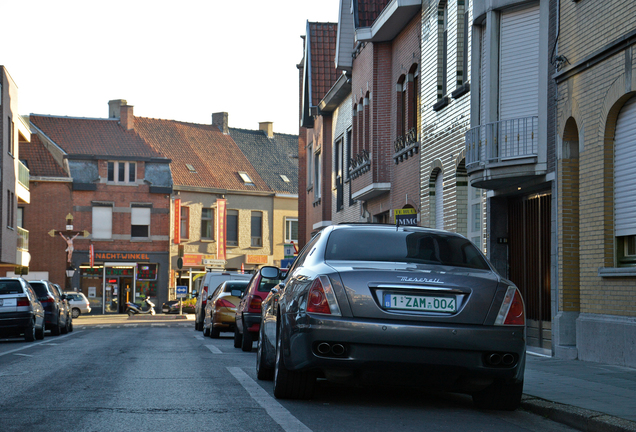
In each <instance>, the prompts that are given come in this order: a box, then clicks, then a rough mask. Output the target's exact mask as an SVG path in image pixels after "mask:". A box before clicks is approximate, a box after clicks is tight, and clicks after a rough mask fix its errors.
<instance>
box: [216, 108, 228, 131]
mask: <svg viewBox="0 0 636 432" xmlns="http://www.w3.org/2000/svg"><path fill="white" fill-rule="evenodd" d="M227 117H228V115H227V113H226V112H218V113H213V114H212V125H213V126H216V127H218V128H219V130H220V131H221V132H223V134H224V135H227V134H228V133H229V129H228V126H227V123H228V122H227Z"/></svg>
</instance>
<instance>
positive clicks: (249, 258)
mask: <svg viewBox="0 0 636 432" xmlns="http://www.w3.org/2000/svg"><path fill="white" fill-rule="evenodd" d="M267 257H268V256H267V255H245V264H267Z"/></svg>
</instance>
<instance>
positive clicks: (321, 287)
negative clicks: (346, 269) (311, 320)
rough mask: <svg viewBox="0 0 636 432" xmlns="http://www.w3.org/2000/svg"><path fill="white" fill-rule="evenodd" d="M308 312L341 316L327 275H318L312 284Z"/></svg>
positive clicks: (308, 295)
mask: <svg viewBox="0 0 636 432" xmlns="http://www.w3.org/2000/svg"><path fill="white" fill-rule="evenodd" d="M307 312H311V313H319V314H325V315H338V316H340V307H339V306H338V301H337V300H336V296H335V295H334V292H333V288H332V286H331V283H330V282H329V278H328V277H327V276H318V277H317V278H316V279H315V280H314V282H313V283H312V284H311V287H310V288H309V293H308V294H307Z"/></svg>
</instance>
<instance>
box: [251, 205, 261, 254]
mask: <svg viewBox="0 0 636 432" xmlns="http://www.w3.org/2000/svg"><path fill="white" fill-rule="evenodd" d="M251 228H252V230H251V237H252V247H261V246H263V213H262V212H254V211H253V212H252V224H251Z"/></svg>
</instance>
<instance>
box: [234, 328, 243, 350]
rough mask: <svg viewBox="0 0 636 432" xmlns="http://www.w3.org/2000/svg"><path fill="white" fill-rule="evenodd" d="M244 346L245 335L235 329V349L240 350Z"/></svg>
mask: <svg viewBox="0 0 636 432" xmlns="http://www.w3.org/2000/svg"><path fill="white" fill-rule="evenodd" d="M242 344H243V335H242V334H240V333H239V331H238V329H237V328H236V327H234V348H240V347H241V345H242Z"/></svg>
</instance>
